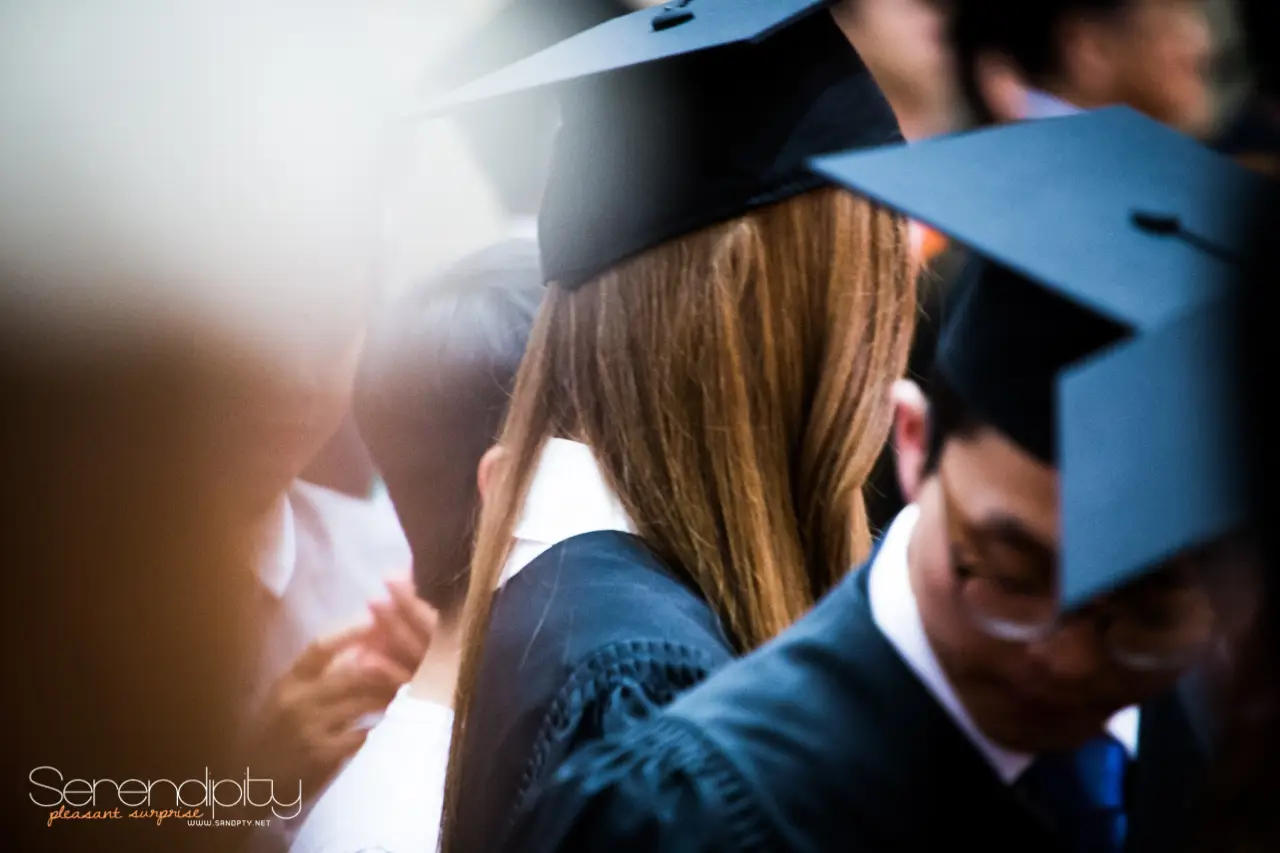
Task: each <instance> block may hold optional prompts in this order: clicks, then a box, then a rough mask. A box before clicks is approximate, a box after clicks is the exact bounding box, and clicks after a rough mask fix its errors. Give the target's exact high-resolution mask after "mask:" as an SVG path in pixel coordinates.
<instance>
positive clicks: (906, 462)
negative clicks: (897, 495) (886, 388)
mask: <svg viewBox="0 0 1280 853" xmlns="http://www.w3.org/2000/svg"><path fill="white" fill-rule="evenodd" d="M890 394H891V397H892V400H893V449H894V451H895V454H896V456H897V466H898V488H899V489H900V490H901V491H902V496H903V497H904V498H905V499H906V501H907V503H914V502H915V500H916V496H917V495H918V494H919V492H920V483H921V481H922V480H923V479H924V465H925V460H926V458H927V457H928V454H929V404H928V401H926V400H925V396H924V392H923V391H921V390H920V386H919V385H917V384H916V383H914V382H912V381H911V380H910V379H899V380H898V381H897V382H895V383H893V390H892V391H891V392H890Z"/></svg>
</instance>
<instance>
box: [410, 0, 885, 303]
mask: <svg viewBox="0 0 1280 853" xmlns="http://www.w3.org/2000/svg"><path fill="white" fill-rule="evenodd" d="M828 5H829V4H828V3H827V2H824V0H673V2H671V3H668V4H667V5H665V6H660V7H654V8H647V9H641V10H639V11H636V12H633V13H631V14H628V15H624V16H622V17H619V18H614V19H613V20H610V21H606V22H605V23H603V24H600V25H599V26H596V27H594V28H592V29H590V30H587V31H586V32H583V33H580V34H578V35H576V36H573V37H571V38H569V39H567V40H565V41H563V42H560V43H559V44H556V45H553V46H552V47H550V48H548V49H546V50H544V51H541V52H539V53H536V54H534V55H532V56H530V57H527V58H526V59H524V60H521V61H519V62H517V63H515V64H513V65H511V66H508V67H507V68H504V69H502V70H500V71H497V72H495V73H493V74H490V75H487V76H485V77H482V78H480V79H478V80H475V81H473V82H472V83H470V84H468V85H466V86H463V87H461V88H460V89H458V90H456V91H454V92H453V93H451V94H450V95H447V96H445V97H444V98H443V99H442V100H440V101H437V102H436V103H435V104H434V105H433V107H432V112H436V113H439V112H442V111H445V110H458V109H464V108H465V107H466V106H467V105H470V104H477V103H481V102H491V101H493V100H494V99H496V98H503V97H508V96H520V95H521V94H524V93H534V92H542V91H544V90H547V89H548V88H552V87H554V88H555V90H556V91H557V95H558V97H559V101H560V106H561V128H560V132H559V134H558V137H557V140H556V144H555V151H554V153H553V156H552V163H551V169H550V175H549V178H548V184H547V187H546V190H545V193H544V196H543V204H542V209H541V212H540V214H539V222H538V227H539V242H540V244H541V249H542V257H543V265H544V274H545V276H546V278H547V279H548V280H551V281H557V282H559V283H560V284H561V285H563V286H566V287H574V286H577V285H580V284H582V283H583V282H585V281H588V280H590V279H591V278H593V277H595V276H596V275H598V274H599V273H601V272H603V271H604V270H606V269H608V268H609V267H611V266H613V265H615V264H616V263H618V262H619V261H621V260H623V259H625V258H627V257H630V256H631V255H634V254H636V253H638V252H641V251H643V250H645V249H648V248H651V247H653V246H656V245H658V244H660V243H663V242H665V241H667V240H670V239H672V238H675V237H678V236H680V235H682V234H686V233H689V232H692V231H696V230H698V229H700V228H704V227H706V226H709V225H712V224H715V223H717V222H722V221H725V220H728V219H732V218H734V217H736V216H740V215H742V214H743V213H746V212H747V211H749V210H751V209H753V208H756V207H760V206H763V205H767V204H771V203H774V202H777V201H781V200H783V199H786V198H789V197H791V196H794V195H798V194H800V193H803V192H807V191H809V190H811V189H814V188H816V187H818V186H822V185H824V184H826V183H827V181H826V180H825V179H824V178H823V177H822V176H820V175H817V174H815V173H813V172H811V171H810V170H809V169H808V168H807V165H806V163H807V160H808V158H809V157H812V156H814V155H817V154H824V153H830V152H833V151H840V150H845V149H849V148H860V147H867V146H872V145H880V144H885V143H889V142H896V141H900V140H901V138H902V137H901V133H900V131H899V129H898V124H897V120H896V118H895V116H894V114H893V111H892V109H891V108H890V107H889V104H888V102H887V101H886V100H885V99H884V96H883V94H882V93H881V91H880V89H879V87H878V86H877V85H876V83H875V81H874V80H873V79H872V77H871V74H870V72H868V71H867V69H866V66H865V65H863V63H862V61H861V60H860V59H859V57H858V55H857V52H856V51H855V50H854V48H853V47H852V45H850V44H849V41H848V39H847V38H846V37H845V35H844V34H843V33H842V32H841V31H840V29H839V27H838V26H837V25H836V23H835V21H834V20H833V19H832V18H831V15H830V13H829V12H828V11H827V9H826V7H827V6H828Z"/></svg>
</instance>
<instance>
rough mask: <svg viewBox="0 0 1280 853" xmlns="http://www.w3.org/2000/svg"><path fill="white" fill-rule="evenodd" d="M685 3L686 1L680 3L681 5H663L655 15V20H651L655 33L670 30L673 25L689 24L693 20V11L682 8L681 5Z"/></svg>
mask: <svg viewBox="0 0 1280 853" xmlns="http://www.w3.org/2000/svg"><path fill="white" fill-rule="evenodd" d="M685 2H687V0H685ZM683 5H684V3H680V4H679V6H677V5H676V4H672V5H670V6H663V7H662V10H661V11H660V12H658V14H657V15H655V16H654V18H653V21H652V22H651V26H652V27H653V31H654V32H655V33H657V32H662V31H663V30H669V29H671V28H672V27H678V26H680V25H681V24H687V23H689V22H690V21H692V20H693V13H692V12H690V11H689V10H688V9H682V8H680V6H683Z"/></svg>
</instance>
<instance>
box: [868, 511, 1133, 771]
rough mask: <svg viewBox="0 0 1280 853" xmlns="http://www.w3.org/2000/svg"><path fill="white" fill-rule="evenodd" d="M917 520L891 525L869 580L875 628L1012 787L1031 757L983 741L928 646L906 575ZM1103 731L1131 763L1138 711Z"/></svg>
mask: <svg viewBox="0 0 1280 853" xmlns="http://www.w3.org/2000/svg"><path fill="white" fill-rule="evenodd" d="M919 517H920V509H919V507H917V506H916V505H915V504H911V505H910V506H908V507H907V508H906V509H904V510H903V511H902V512H901V513H899V514H898V517H897V518H895V519H894V520H893V524H892V525H890V527H889V532H888V533H886V534H885V536H884V540H883V542H881V544H880V549H879V551H878V552H877V554H876V558H875V562H874V563H873V564H872V566H871V568H870V569H869V571H870V572H871V576H870V577H869V578H868V580H867V584H868V592H869V595H870V598H871V616H872V619H874V620H875V623H876V627H877V628H879V629H880V632H881V633H882V634H884V635H885V637H886V638H887V639H888V640H889V642H890V643H891V644H892V645H893V647H894V648H895V649H897V651H898V654H899V655H901V656H902V659H903V660H904V661H906V663H907V665H908V666H909V667H911V669H912V671H914V672H915V674H916V677H917V678H919V679H920V681H921V682H922V683H923V684H924V686H925V687H926V688H928V690H929V692H930V693H932V694H933V697H934V698H935V699H936V700H937V701H938V704H940V705H942V707H943V708H944V709H945V710H946V711H947V713H948V714H949V715H950V716H951V719H952V720H953V721H954V722H955V724H956V725H957V726H959V727H960V730H961V731H963V732H964V733H965V735H967V736H968V738H969V740H970V741H971V742H972V743H973V745H974V746H976V747H977V748H978V751H979V752H981V753H982V755H983V756H984V757H985V758H986V759H987V761H988V762H989V763H990V764H991V766H992V768H993V769H995V771H996V773H998V774H999V775H1000V778H1001V779H1003V780H1004V781H1005V783H1006V784H1012V783H1013V782H1014V781H1016V780H1017V778H1018V776H1020V775H1021V774H1022V772H1023V771H1024V770H1026V769H1027V767H1028V766H1029V765H1030V764H1031V762H1032V761H1033V760H1034V758H1035V756H1033V755H1029V754H1027V753H1022V752H1014V751H1013V750H1010V749H1006V748H1004V747H1002V746H1000V745H998V744H996V743H994V742H993V741H992V740H991V739H990V738H988V737H987V736H986V735H984V734H983V733H982V732H981V731H980V730H979V729H978V726H977V724H976V723H974V721H973V718H972V717H970V716H969V712H968V711H966V710H965V707H964V705H963V704H961V702H960V697H959V696H958V695H957V694H956V691H955V689H954V688H953V687H952V686H951V682H950V681H948V680H947V676H946V673H944V672H943V670H942V665H941V664H939V663H938V658H937V656H936V655H934V653H933V648H932V647H931V646H930V645H929V639H928V636H927V635H926V634H925V631H924V622H923V620H921V618H920V609H919V607H918V606H917V604H916V596H915V592H914V590H912V589H911V578H910V576H909V574H908V569H907V546H908V545H909V544H910V543H911V533H912V531H913V530H914V529H915V526H916V521H917V520H918V519H919ZM1107 730H1108V731H1109V732H1110V733H1111V735H1112V736H1113V737H1114V738H1116V740H1118V741H1120V743H1121V744H1123V745H1124V748H1125V749H1126V750H1127V751H1128V753H1129V755H1130V756H1131V757H1132V756H1134V755H1136V754H1137V751H1138V708H1137V706H1131V707H1128V708H1125V709H1123V710H1121V711H1118V712H1117V713H1116V714H1115V715H1114V716H1113V717H1112V718H1111V719H1110V720H1109V721H1108V722H1107Z"/></svg>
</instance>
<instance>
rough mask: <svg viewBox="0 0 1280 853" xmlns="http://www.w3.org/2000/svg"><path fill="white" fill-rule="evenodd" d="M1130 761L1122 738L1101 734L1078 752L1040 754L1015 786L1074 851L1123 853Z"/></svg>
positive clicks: (1083, 852)
mask: <svg viewBox="0 0 1280 853" xmlns="http://www.w3.org/2000/svg"><path fill="white" fill-rule="evenodd" d="M1128 760H1129V757H1128V754H1127V753H1126V752H1125V749H1124V747H1123V746H1122V745H1121V744H1120V742H1119V741H1117V740H1116V739H1115V738H1113V737H1109V736H1106V737H1098V738H1095V739H1094V740H1091V741H1089V742H1088V743H1087V744H1085V745H1084V746H1082V747H1081V748H1080V749H1077V750H1075V751H1074V752H1062V753H1047V754H1044V755H1041V756H1039V757H1038V758H1036V760H1035V761H1034V762H1033V763H1032V764H1031V766H1030V767H1029V768H1027V771H1026V772H1025V773H1023V774H1022V777H1021V778H1020V779H1019V780H1018V784H1017V787H1018V788H1020V789H1021V790H1022V791H1023V793H1024V794H1025V795H1026V796H1027V797H1028V799H1030V801H1031V802H1032V804H1033V805H1034V806H1035V807H1036V808H1037V809H1038V810H1039V811H1040V812H1041V813H1042V814H1043V816H1044V817H1045V818H1046V819H1048V821H1049V822H1050V823H1052V824H1053V826H1054V829H1055V830H1056V831H1057V833H1058V835H1059V837H1060V838H1062V839H1063V840H1064V841H1066V843H1067V846H1068V848H1069V849H1070V850H1072V851H1074V853H1120V851H1122V850H1123V849H1124V839H1125V830H1126V829H1127V827H1126V822H1125V813H1124V774H1125V769H1126V765H1127V764H1128Z"/></svg>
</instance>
